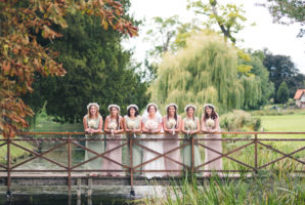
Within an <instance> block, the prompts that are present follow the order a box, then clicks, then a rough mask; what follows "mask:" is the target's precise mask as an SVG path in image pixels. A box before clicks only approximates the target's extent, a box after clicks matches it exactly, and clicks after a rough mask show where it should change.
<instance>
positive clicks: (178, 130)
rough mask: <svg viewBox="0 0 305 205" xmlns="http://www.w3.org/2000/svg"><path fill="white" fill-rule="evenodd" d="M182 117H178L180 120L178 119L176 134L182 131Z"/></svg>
mask: <svg viewBox="0 0 305 205" xmlns="http://www.w3.org/2000/svg"><path fill="white" fill-rule="evenodd" d="M181 121H182V120H181V117H180V116H178V118H177V127H176V129H175V132H176V133H178V132H180V131H181Z"/></svg>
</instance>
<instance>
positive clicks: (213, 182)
mask: <svg viewBox="0 0 305 205" xmlns="http://www.w3.org/2000/svg"><path fill="white" fill-rule="evenodd" d="M304 186H305V179H304V178H293V177H291V176H289V175H282V176H280V175H274V174H271V175H270V176H265V175H260V174H258V176H256V177H255V178H251V179H248V178H241V179H239V180H230V179H228V178H218V177H216V176H214V177H211V178H210V179H209V181H204V183H203V184H202V185H201V184H197V181H196V180H192V181H188V180H186V179H185V180H183V181H181V182H179V183H178V184H176V183H173V184H172V185H171V186H169V187H168V189H167V192H166V193H165V194H164V196H163V197H160V196H159V197H158V196H156V197H153V198H147V199H145V200H144V201H143V203H144V204H146V205H153V204H160V205H185V204H192V205H200V204H206V205H214V204H219V205H248V204H249V205H252V204H253V205H254V204H255V205H256V204H257V205H259V204H268V205H281V204H285V205H290V204H291V205H295V204H304V202H305V189H304Z"/></svg>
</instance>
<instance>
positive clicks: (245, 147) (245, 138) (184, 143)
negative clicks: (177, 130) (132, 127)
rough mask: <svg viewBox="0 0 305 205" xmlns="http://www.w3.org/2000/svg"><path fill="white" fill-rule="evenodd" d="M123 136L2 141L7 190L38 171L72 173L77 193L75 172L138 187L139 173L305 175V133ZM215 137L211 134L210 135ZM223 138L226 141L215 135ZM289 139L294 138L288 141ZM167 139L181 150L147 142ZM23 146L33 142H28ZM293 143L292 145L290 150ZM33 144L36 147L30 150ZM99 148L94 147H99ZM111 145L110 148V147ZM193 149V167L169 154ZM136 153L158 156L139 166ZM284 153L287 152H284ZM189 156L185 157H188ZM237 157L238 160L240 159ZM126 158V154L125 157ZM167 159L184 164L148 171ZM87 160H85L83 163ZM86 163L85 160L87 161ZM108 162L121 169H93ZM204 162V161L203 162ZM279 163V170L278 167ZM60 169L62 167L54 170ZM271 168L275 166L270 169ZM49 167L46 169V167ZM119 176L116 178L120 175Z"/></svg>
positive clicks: (33, 136)
mask: <svg viewBox="0 0 305 205" xmlns="http://www.w3.org/2000/svg"><path fill="white" fill-rule="evenodd" d="M125 134H126V133H122V135H121V136H122V137H119V138H118V137H111V135H108V137H99V138H98V137H95V136H96V135H88V134H87V137H84V136H85V133H84V132H22V133H18V137H16V138H9V139H3V138H2V139H0V149H3V150H4V148H5V147H6V154H5V159H2V160H1V159H0V172H5V173H7V175H6V178H7V187H8V190H10V186H11V178H12V177H11V176H12V173H18V172H19V173H20V172H21V173H25V172H26V173H37V172H56V173H58V172H63V173H66V174H67V176H66V177H67V179H68V187H69V190H70V189H71V177H72V174H73V173H86V174H88V173H89V174H90V173H101V174H103V173H121V175H126V177H128V178H129V179H130V185H131V187H133V185H134V177H135V175H137V176H139V175H142V176H145V173H156V175H157V173H164V174H165V175H169V176H179V175H183V173H186V172H188V173H189V174H195V175H196V176H202V175H201V174H202V172H204V173H210V172H216V173H225V172H229V173H230V172H238V173H243V172H248V173H249V172H250V173H257V172H258V171H260V170H266V169H268V168H269V169H274V170H283V169H284V170H287V171H290V172H301V173H305V132H218V133H213V135H212V136H211V135H207V134H209V133H198V134H197V135H196V137H193V136H190V137H189V138H185V137H184V135H182V134H181V135H179V136H180V137H178V138H173V137H166V136H168V135H164V133H159V136H160V135H161V136H162V135H163V137H145V135H143V137H141V134H140V133H138V135H140V137H136V138H134V137H126V136H133V134H131V135H130V134H129V135H128V134H126V135H125ZM210 134H211V133H210ZM217 134H219V135H221V136H222V137H221V138H219V137H213V136H216V135H217ZM97 135H104V133H98V134H97ZM287 136H290V137H288V138H287ZM166 141H172V142H173V143H176V145H177V146H175V147H172V148H171V149H170V150H167V151H166V152H162V151H161V152H160V150H155V149H153V148H152V147H151V146H149V144H148V143H147V142H156V143H161V144H162V143H164V142H166ZM211 141H217V142H222V143H221V144H222V145H221V147H222V148H223V149H221V150H219V149H218V148H215V147H213V146H211V145H209V143H208V142H211ZM21 142H27V143H26V144H23V143H21ZM87 142H97V144H98V142H101V143H104V144H102V145H103V146H104V145H105V144H107V143H109V144H111V142H116V144H114V145H113V146H112V147H111V148H109V149H106V150H103V149H102V148H101V150H96V149H92V148H91V147H90V146H86V143H87ZM41 143H50V144H52V143H53V145H52V146H49V147H48V148H47V150H39V148H40V147H41V146H40V145H41ZM280 143H284V145H285V146H278V144H280ZM287 143H289V147H287V146H286V145H287ZM29 144H30V145H31V146H29ZM93 144H94V143H93ZM12 147H15V149H16V148H18V149H19V150H23V151H24V152H27V153H28V156H27V158H25V159H18V160H16V161H13V160H14V156H12V155H13V152H12ZM105 147H107V146H104V149H105ZM186 147H188V148H189V149H190V150H189V153H188V154H189V155H190V156H189V159H190V161H191V162H190V163H186V162H185V160H182V159H180V158H175V159H174V158H172V157H170V156H169V155H170V154H171V153H173V152H185V148H186ZM75 148H77V149H78V150H80V151H81V153H80V152H78V153H75V151H74V149H75ZM59 149H61V152H62V153H64V155H61V156H60V157H58V156H57V157H56V158H52V157H50V156H49V155H50V154H51V153H53V152H56V151H58V150H59ZM122 149H125V150H124V152H123V157H125V159H127V161H124V160H123V161H122V160H121V159H118V158H117V157H113V156H112V155H111V153H114V152H117V151H120V152H122ZM136 149H138V150H139V149H141V152H140V154H139V153H137V154H138V155H140V157H141V156H143V155H145V154H146V153H152V154H153V157H152V158H150V159H148V160H146V161H143V160H140V162H139V163H138V164H134V163H133V159H134V156H133V155H134V152H135V151H136ZM196 149H199V150H200V155H199V157H200V158H201V160H203V158H204V157H205V154H204V153H205V152H207V151H209V152H211V153H215V154H216V157H215V158H213V159H209V160H206V159H205V161H204V162H203V163H202V162H201V163H199V164H198V159H196V157H198V155H196V153H195V151H196ZM283 149H284V150H283ZM85 154H88V155H90V157H87V158H85V159H84V155H85ZM185 154H186V153H183V155H184V156H185ZM235 155H237V156H235ZM119 156H120V155H119ZM162 158H163V159H167V160H168V161H170V162H172V163H174V164H177V165H179V168H178V169H171V170H170V169H166V168H163V169H157V168H155V169H147V168H146V167H147V165H149V164H150V163H153V162H156V161H157V160H160V159H162ZM36 159H42V160H44V161H45V162H47V163H48V164H49V165H50V166H48V167H46V168H43V167H41V166H37V167H35V166H29V167H27V166H26V165H28V164H30V163H31V162H33V161H34V160H36ZM79 159H81V160H79ZM82 159H84V160H82ZM99 159H102V160H103V163H104V162H105V161H108V162H111V163H112V164H115V165H117V166H116V167H117V168H116V169H109V167H103V166H102V165H101V166H100V167H94V168H92V167H90V168H89V167H88V166H87V165H88V164H90V163H92V162H94V161H95V160H99ZM287 159H289V160H290V162H289V163H288V162H287V161H285V163H286V164H284V165H283V164H279V163H280V162H283V161H284V160H287ZM217 160H223V161H224V162H223V166H222V168H221V169H218V170H214V169H209V168H207V167H209V164H212V163H214V162H216V161H217ZM199 161H200V160H199ZM276 164H278V166H275V165H276ZM54 167H56V168H54ZM270 167H271V168H270ZM42 168H43V169H42ZM115 177H116V176H115Z"/></svg>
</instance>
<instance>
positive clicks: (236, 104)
mask: <svg viewBox="0 0 305 205" xmlns="http://www.w3.org/2000/svg"><path fill="white" fill-rule="evenodd" d="M186 45H187V46H186V47H185V48H184V49H181V50H179V51H178V52H177V54H175V55H174V54H166V55H165V56H164V57H163V59H162V61H161V62H160V65H159V67H158V77H157V79H156V80H155V81H154V83H152V85H151V86H150V92H151V93H152V100H153V101H155V102H157V103H159V104H160V105H161V106H162V107H164V106H165V105H166V104H167V103H170V102H176V103H177V104H178V106H179V111H180V112H183V108H184V106H185V105H186V104H188V103H194V104H196V105H198V106H199V108H201V106H202V105H203V104H204V103H208V102H209V103H213V104H215V105H216V106H217V108H218V110H219V111H220V112H221V113H223V112H226V111H229V110H232V109H235V108H243V107H245V98H248V99H246V101H247V105H248V104H249V105H251V106H256V105H255V104H257V103H258V102H259V101H260V100H261V99H260V96H261V94H260V93H261V91H260V90H259V89H260V87H261V86H260V85H257V84H259V83H260V81H256V80H255V79H253V80H252V79H250V77H249V78H248V79H245V81H243V80H242V79H239V77H238V73H237V65H238V54H237V49H236V48H235V47H234V46H232V45H229V44H227V43H225V42H224V40H223V39H222V38H221V37H220V36H219V35H217V34H215V33H213V34H212V33H211V32H207V33H203V32H202V33H200V34H198V35H195V36H192V37H190V38H189V39H188V41H187V44H186ZM245 78H247V77H245ZM244 83H247V85H249V88H248V87H244ZM252 88H253V89H252ZM258 98H259V99H258ZM200 111H201V109H200Z"/></svg>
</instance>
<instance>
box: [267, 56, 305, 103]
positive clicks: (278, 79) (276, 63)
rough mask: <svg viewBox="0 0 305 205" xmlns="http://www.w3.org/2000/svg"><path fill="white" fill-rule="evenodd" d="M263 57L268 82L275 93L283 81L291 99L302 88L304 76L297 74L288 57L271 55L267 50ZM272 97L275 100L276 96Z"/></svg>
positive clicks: (297, 71)
mask: <svg viewBox="0 0 305 205" xmlns="http://www.w3.org/2000/svg"><path fill="white" fill-rule="evenodd" d="M264 55H265V58H264V62H263V63H264V65H265V67H266V68H267V69H268V71H269V79H270V81H271V82H273V83H274V87H275V93H277V92H278V89H279V87H280V84H281V83H282V82H283V81H285V82H286V83H287V86H288V88H289V97H293V95H294V94H295V92H296V90H297V89H298V88H302V87H303V81H304V80H305V76H304V75H303V74H302V73H300V72H299V70H298V69H297V68H296V66H295V65H294V63H293V62H292V61H291V59H290V57H289V56H284V55H273V54H271V53H270V52H269V51H268V50H265V51H264ZM274 97H275V99H277V97H276V96H274ZM276 102H277V100H276Z"/></svg>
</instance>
